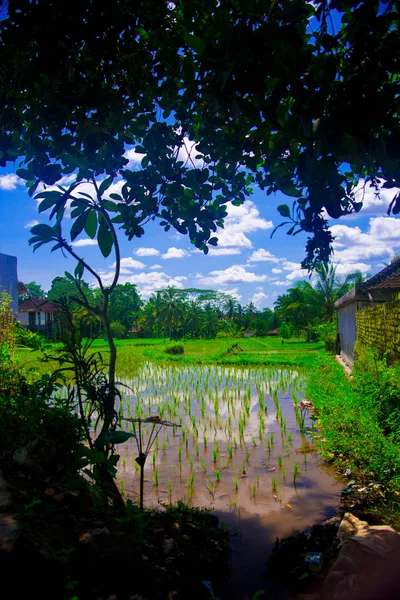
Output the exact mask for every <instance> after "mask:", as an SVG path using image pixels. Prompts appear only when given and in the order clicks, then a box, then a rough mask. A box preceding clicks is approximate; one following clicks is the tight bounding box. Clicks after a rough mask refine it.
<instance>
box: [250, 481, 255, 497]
mask: <svg viewBox="0 0 400 600" xmlns="http://www.w3.org/2000/svg"><path fill="white" fill-rule="evenodd" d="M250 495H251V497H252V498H253V499H254V500H255V498H256V495H257V484H256V482H253V484H252V486H251V487H250Z"/></svg>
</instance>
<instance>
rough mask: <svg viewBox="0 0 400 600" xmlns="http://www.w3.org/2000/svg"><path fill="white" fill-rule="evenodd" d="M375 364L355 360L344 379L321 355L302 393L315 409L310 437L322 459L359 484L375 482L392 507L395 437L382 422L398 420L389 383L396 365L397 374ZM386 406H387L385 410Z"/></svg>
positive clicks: (398, 457) (398, 462) (397, 461)
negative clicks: (314, 427)
mask: <svg viewBox="0 0 400 600" xmlns="http://www.w3.org/2000/svg"><path fill="white" fill-rule="evenodd" d="M381 367H382V365H379V364H378V365H376V362H375V360H374V359H373V358H371V356H370V355H368V356H365V357H363V358H361V359H360V358H359V359H358V360H357V361H356V363H355V367H354V369H353V379H352V380H349V379H347V378H346V376H345V374H344V371H343V368H342V367H341V366H339V365H338V364H337V363H336V361H334V360H333V359H332V358H327V359H325V360H324V361H323V362H321V363H320V364H317V365H316V366H315V367H314V368H313V369H312V371H311V372H310V373H309V375H308V377H307V390H306V396H307V398H308V399H309V400H311V401H312V402H313V404H314V406H315V408H316V409H317V415H318V420H317V429H318V432H319V438H318V439H317V440H316V441H317V443H318V445H319V446H320V447H321V449H322V450H323V452H324V455H325V457H326V458H328V460H330V461H333V462H334V463H335V464H336V466H337V467H338V469H339V472H341V473H343V472H345V471H346V469H350V471H351V473H352V477H353V478H355V479H356V480H359V481H360V482H362V483H363V485H366V484H369V483H371V484H374V485H375V484H379V485H380V486H381V488H380V489H381V490H384V491H383V493H382V495H381V497H382V502H384V503H385V502H387V503H388V505H389V504H390V503H391V506H392V508H393V509H394V507H395V505H396V504H397V503H398V497H397V493H398V489H399V485H400V454H399V450H398V439H399V438H398V436H396V435H395V434H394V433H393V432H389V429H388V426H389V425H392V426H393V425H394V422H391V420H390V419H392V420H393V421H395V420H396V419H397V418H398V412H397V409H396V408H395V404H394V402H395V403H396V406H397V405H398V404H397V403H398V401H399V397H400V396H399V395H398V392H399V386H398V383H397V382H396V385H395V379H396V377H398V375H399V372H398V370H399V366H397V376H396V375H395V372H394V371H393V372H390V371H389V372H388V373H386V374H384V370H383V369H382V370H381ZM377 369H378V370H377ZM377 380H379V381H378V383H377ZM394 390H397V391H394ZM394 398H396V401H394ZM389 405H392V407H393V409H392V410H390V411H389V412H387V409H388V406H389ZM387 414H389V417H386V416H385V415H387ZM396 415H397V416H396ZM397 422H398V421H397ZM397 432H398V430H397ZM374 501H375V500H374ZM371 508H372V509H374V510H376V508H377V507H376V506H375V505H374V504H372V505H371ZM380 508H382V507H380ZM397 510H398V508H397Z"/></svg>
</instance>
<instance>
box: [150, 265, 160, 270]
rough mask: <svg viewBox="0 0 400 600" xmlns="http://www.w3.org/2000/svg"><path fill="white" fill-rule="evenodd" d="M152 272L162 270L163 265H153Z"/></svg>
mask: <svg viewBox="0 0 400 600" xmlns="http://www.w3.org/2000/svg"><path fill="white" fill-rule="evenodd" d="M150 269H151V270H153V271H155V270H156V269H162V266H161V265H153V266H152V267H150Z"/></svg>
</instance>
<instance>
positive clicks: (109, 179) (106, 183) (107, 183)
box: [99, 175, 114, 196]
mask: <svg viewBox="0 0 400 600" xmlns="http://www.w3.org/2000/svg"><path fill="white" fill-rule="evenodd" d="M113 181H114V176H113V175H110V177H107V178H106V179H104V181H102V182H101V184H100V187H99V194H100V196H102V195H103V194H104V192H105V191H106V190H108V188H109V187H110V185H111V184H112V182H113Z"/></svg>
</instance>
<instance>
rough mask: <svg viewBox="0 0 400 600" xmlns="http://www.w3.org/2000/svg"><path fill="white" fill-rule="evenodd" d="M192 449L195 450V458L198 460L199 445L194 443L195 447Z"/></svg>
mask: <svg viewBox="0 0 400 600" xmlns="http://www.w3.org/2000/svg"><path fill="white" fill-rule="evenodd" d="M194 449H195V452H196V458H197V459H198V458H199V452H200V450H199V444H198V443H197V442H196V445H195V447H194Z"/></svg>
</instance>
